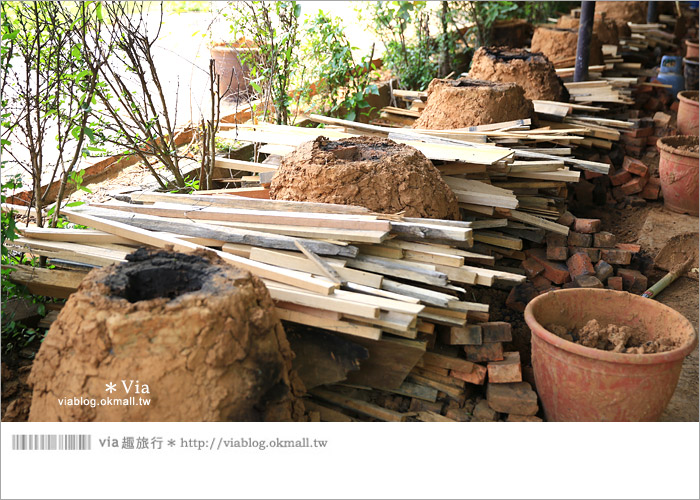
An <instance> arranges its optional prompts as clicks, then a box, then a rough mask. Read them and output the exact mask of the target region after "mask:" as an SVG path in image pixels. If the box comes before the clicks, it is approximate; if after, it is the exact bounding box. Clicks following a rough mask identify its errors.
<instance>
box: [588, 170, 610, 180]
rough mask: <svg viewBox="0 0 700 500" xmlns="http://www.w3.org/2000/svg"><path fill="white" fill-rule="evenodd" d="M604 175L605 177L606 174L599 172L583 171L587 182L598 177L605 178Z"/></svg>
mask: <svg viewBox="0 0 700 500" xmlns="http://www.w3.org/2000/svg"><path fill="white" fill-rule="evenodd" d="M603 175H605V174H601V173H599V172H591V171H590V170H584V171H583V177H584V178H585V179H586V180H589V181H590V180H591V179H595V178H596V177H603Z"/></svg>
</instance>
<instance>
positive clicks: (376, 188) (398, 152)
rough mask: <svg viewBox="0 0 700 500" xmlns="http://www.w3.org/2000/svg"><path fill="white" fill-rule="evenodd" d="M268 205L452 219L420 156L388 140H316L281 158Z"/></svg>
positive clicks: (443, 187)
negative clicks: (325, 205)
mask: <svg viewBox="0 0 700 500" xmlns="http://www.w3.org/2000/svg"><path fill="white" fill-rule="evenodd" d="M270 198H271V199H274V200H292V201H312V202H319V203H340V204H346V205H358V206H362V207H366V208H368V209H370V210H372V211H374V212H379V213H388V214H395V213H399V212H403V214H404V215H405V216H407V217H428V218H433V219H456V218H457V217H459V208H458V205H457V198H456V197H455V195H454V193H453V192H452V191H451V190H450V188H449V187H448V186H447V184H445V182H444V181H443V180H442V177H441V176H440V172H439V171H438V170H437V169H436V168H435V166H433V164H432V163H431V162H430V160H428V159H427V158H426V157H425V156H424V155H423V154H422V153H421V152H420V151H418V150H417V149H415V148H412V147H411V146H406V145H403V144H397V143H396V142H394V141H392V140H389V139H380V138H375V137H356V138H355V137H353V138H351V139H347V140H342V141H330V140H328V139H327V138H325V137H319V138H317V139H316V140H314V141H311V142H307V143H304V144H302V145H301V146H299V147H298V148H297V149H296V150H295V151H294V152H292V153H290V154H288V155H287V156H285V157H284V158H283V160H282V162H281V164H280V167H279V169H278V170H277V173H276V174H275V176H274V177H273V179H272V183H271V185H270Z"/></svg>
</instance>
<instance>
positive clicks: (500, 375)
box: [487, 351, 523, 384]
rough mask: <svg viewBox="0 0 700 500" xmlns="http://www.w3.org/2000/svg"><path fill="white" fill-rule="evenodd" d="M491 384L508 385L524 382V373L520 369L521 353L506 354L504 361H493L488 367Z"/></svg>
mask: <svg viewBox="0 0 700 500" xmlns="http://www.w3.org/2000/svg"><path fill="white" fill-rule="evenodd" d="M487 369H488V374H489V383H494V384H507V383H511V382H522V381H523V372H522V369H521V368H520V353H519V352H517V351H516V352H504V353H503V361H492V362H491V363H489V364H488V365H487Z"/></svg>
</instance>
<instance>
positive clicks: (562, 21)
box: [557, 13, 620, 45]
mask: <svg viewBox="0 0 700 500" xmlns="http://www.w3.org/2000/svg"><path fill="white" fill-rule="evenodd" d="M578 27H579V19H578V18H575V17H571V16H562V17H560V18H559V19H558V20H557V28H562V29H569V30H578ZM593 34H595V36H596V37H597V38H598V40H600V43H601V44H603V45H606V44H609V45H617V44H618V43H619V42H620V37H619V35H618V29H617V24H616V23H615V21H614V20H612V19H609V18H608V17H606V15H605V14H604V13H602V14H601V13H596V14H595V16H594V18H593Z"/></svg>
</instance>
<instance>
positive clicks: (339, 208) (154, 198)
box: [131, 192, 370, 215]
mask: <svg viewBox="0 0 700 500" xmlns="http://www.w3.org/2000/svg"><path fill="white" fill-rule="evenodd" d="M131 200H132V201H137V202H141V203H155V202H159V201H163V202H170V203H182V202H185V204H187V205H192V206H201V207H221V208H239V209H246V210H275V211H279V212H309V213H328V214H357V215H369V214H370V211H369V210H368V209H367V208H364V207H356V206H352V205H337V204H333V203H310V202H303V201H284V200H255V199H242V198H237V197H230V196H197V195H191V194H189V195H188V194H173V193H153V192H142V193H133V194H131Z"/></svg>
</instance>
